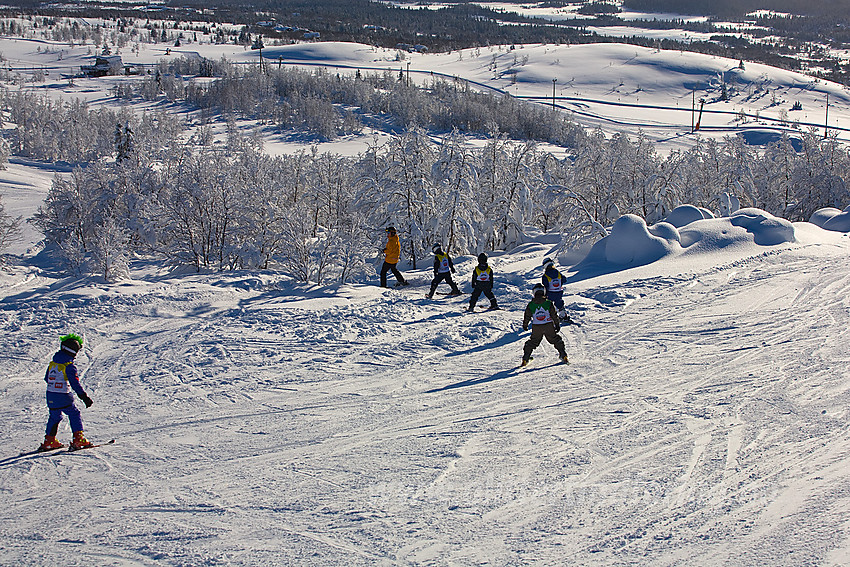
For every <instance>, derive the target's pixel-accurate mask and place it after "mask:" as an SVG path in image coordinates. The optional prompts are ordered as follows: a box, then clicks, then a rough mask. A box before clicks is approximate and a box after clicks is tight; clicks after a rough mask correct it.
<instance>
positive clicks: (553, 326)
mask: <svg viewBox="0 0 850 567" xmlns="http://www.w3.org/2000/svg"><path fill="white" fill-rule="evenodd" d="M529 323H530V324H531V337H530V338H529V339H528V340H527V341H525V346H524V347H523V353H522V364H521V366H525V365H526V364H528V361H529V360H531V353H532V352H533V351H534V349H536V348H537V347H538V346H539V345H540V341H542V340H543V337H546V340H547V341H549V343H551V344H552V345H553V346H554V347H555V349H556V350H557V351H558V357H559V358H560V359H561V361H563V362H564V363H567V362H569V359H568V358H567V351H566V347H565V346H564V339H563V338H562V337H561V335H560V334H559V331H560V330H561V324H560V322H559V321H558V312H557V311H555V306H554V305H553V304H552V302H551V301H550V300H549V299H547V298H546V288H545V287H543V285H542V284H535V286H534V299H532V300H531V302H529V304H528V306H527V307H526V308H525V314H524V315H523V319H522V330H523V331H527V330H528V325H529Z"/></svg>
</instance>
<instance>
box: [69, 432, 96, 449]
mask: <svg viewBox="0 0 850 567" xmlns="http://www.w3.org/2000/svg"><path fill="white" fill-rule="evenodd" d="M91 446H92V442H91V441H89V440H88V439H86V436H85V435H83V432H82V431H74V440H73V441H71V446H70V447H68V448H69V449H71V450H72V451H76V450H77V449H86V448H88V447H91Z"/></svg>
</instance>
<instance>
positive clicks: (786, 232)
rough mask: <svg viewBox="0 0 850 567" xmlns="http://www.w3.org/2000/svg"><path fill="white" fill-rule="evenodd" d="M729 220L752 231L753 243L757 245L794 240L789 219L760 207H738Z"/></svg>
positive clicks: (772, 244)
mask: <svg viewBox="0 0 850 567" xmlns="http://www.w3.org/2000/svg"><path fill="white" fill-rule="evenodd" d="M730 222H731V223H732V224H733V225H735V226H740V227H742V228H744V229H746V230H747V232H749V233H752V235H753V239H754V241H755V243H756V244H758V245H759V246H776V245H777V244H784V243H786V242H795V241H796V238H795V237H794V225H793V224H791V222H790V221H787V220H785V219H781V218H778V217H775V216H773V215H772V214H770V213H768V212H766V211H763V210H761V209H756V208H748V209H740V210H738V211H736V212H735V213H733V214H732V216H731V217H730Z"/></svg>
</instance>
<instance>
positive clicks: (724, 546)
mask: <svg viewBox="0 0 850 567" xmlns="http://www.w3.org/2000/svg"><path fill="white" fill-rule="evenodd" d="M0 44H1V45H0V51H2V52H3V54H4V57H5V58H6V59H7V61H8V62H9V66H11V67H16V66H17V67H18V68H19V69H23V68H29V69H30V70H32V69H33V68H35V67H37V66H41V65H44V66H45V69H49V76H50V78H49V79H48V81H47V82H46V83H43V84H42V83H39V84H26V85H25V87H26V88H34V89H39V90H43V91H44V92H48V93H51V94H54V95H56V96H63V97H71V96H84V97H86V98H87V99H89V100H91V101H92V104H103V105H113V104H116V102H115V100H114V98H113V97H111V96H110V95H109V88H110V87H111V86H113V85H114V84H115V82H116V81H123V80H133V79H132V78H127V77H122V78H108V79H102V80H94V79H79V80H74V81H73V82H70V81H68V80H67V79H64V78H57V75H58V74H60V73H62V72H64V71H62V68H63V67H62V66H63V65H64V66H65V68H68V69H73V67H74V66H76V65H79V64H80V62H81V61H82V60H83V55H84V53H85V52H84V51H83V52H74V50H72V49H71V48H70V47H69V48H68V50H67V51H63V50H64V48H59V47H58V45H55V46H54V45H51V46H49V47H50V48H49V49H45V45H46V43H45V42H39V43H38V45H37V46H38V49H37V50H36V43H35V42H27V41H24V40H15V41H13V40H0ZM224 48H225V46H211V45H202V44H198V45H190V46H188V47H186V48H185V49H183V51H181V50H177V49H174V50H172V51H171V52H170V53H169V54H166V53H165V50H164V48H163V49H162V50H153V49H148V50H141V51H140V52H139V53H138V55H136V54H134V55H132V56H129V55H128V56H127V57H126V58H127V60H128V61H129V62H130V63H134V64H137V63H145V62H148V63H152V62H155V61H156V60H157V59H158V58H161V57H171V56H173V55H174V54H177V53H181V52H183V53H189V52H191V51H195V52H198V53H200V54H203V55H204V56H207V57H211V58H214V59H218V58H219V57H221V56H222V54H224V55H226V56H228V57H232V58H233V59H236V60H241V61H246V62H247V61H250V60H251V59H252V58H256V57H257V54H256V53H253V52H250V51H244V50H241V48H232V47H228V48H227V49H230V50H231V51H230V52H227V53H224V51H223V49H224ZM81 49H85V48H81ZM319 49H322V50H327V52H326V53H325V54H324V55H322V54H319V53H317V52H316V50H319ZM307 50H311V51H310V52H309V53H308V51H307ZM60 53H61V57H60V56H59V54H60ZM515 53H516V62H515V59H514V54H515ZM264 54H266V56H267V57H268V58H269V60H270V61H281V62H282V61H283V60H282V59H281V58H286V59H287V60H289V61H292V62H296V61H300V63H299V64H302V63H305V62H315V60H316V58H317V57H318V56H320V55H321V56H322V57H323V59H324V61H325V64H328V65H331V66H333V65H336V66H337V67H338V68H339V69H340V70H341V72H343V71H342V70H343V69H349V70H351V69H352V68H353V67H354V66H357V67H358V68H360V67H361V66H362V67H363V68H364V69H365V68H387V69H392V70H395V71H397V70H399V68H400V67H401V68H403V69H404V70H405V72H406V71H407V69H406V67H407V61H410V62H411V65H410V71H411V74H412V75H413V76H418V77H419V78H420V79H427V78H428V77H429V76H430V73H431V71H434V73H445V74H447V75H455V74H457V75H458V76H461V77H465V78H467V79H470V80H473V81H476V82H477V83H478V84H479V86H480V88H501V89H505V90H508V91H509V92H511V93H512V94H517V95H518V96H527V97H529V98H537V99H540V100H545V98H546V96H547V95H550V94H551V89H552V78H556V79H557V80H556V81H555V87H556V91H557V92H556V97H560V98H559V99H558V104H562V105H564V106H568V105H569V107H570V108H573V109H575V110H577V111H579V110H580V111H581V112H582V113H584V114H583V115H584V116H586V117H587V118H588V120H590V121H591V123H594V122H593V121H596V122H595V123H598V124H601V125H603V126H604V125H612V124H619V125H620V126H618V127H622V128H624V129H629V130H630V131H634V128H635V127H637V126H644V125H645V124H646V123H647V121H652V120H656V119H657V120H658V123H659V125H660V126H659V128H658V129H657V130H655V134H654V136H655V139H658V140H659V141H661V140H663V139H665V138H666V139H669V140H673V143H672V144H671V145H669V146H667V147H668V148H670V147H675V144H676V143H679V142H681V141H685V138H688V137H687V136H683V135H681V132H684V131H686V130H687V129H688V128H687V126H689V122H690V114H689V112H687V111H685V112H684V113H682V111H675V110H671V111H663V112H662V111H661V110H660V109H659V108H658V107H660V106H664V105H668V106H669V105H670V103H669V101H668V99H671V98H672V99H675V100H678V101H679V102H678V104H679V106H684V107H687V108H688V109H689V108H690V101H691V98H692V91H691V90H690V89H691V87H690V86H688V85H690V84H691V81H690V80H689V79H688V76H689V75H693V77H692V78H693V80H695V81H697V82H699V83H700V84H703V83H704V84H706V85H708V84H709V83H710V82H711V80H712V77H717V76H718V74H719V73H720V74H727V73H728V74H727V75H724V76H727V77H729V78H730V79H729V82H730V84H731V83H732V82H733V81H732V79H735V80H737V78H740V77H743V78H745V79H746V80H745V81H743V82H740V83H736V84H740V85H746V84H752V85H761V86H760V87H758V88H759V89H760V90H756V86H753V87H752V91H751V94H748V95H747V96H746V97H744V96H743V95H741V94H738V95H736V96H738V97H739V98H738V101H739V102H738V103H733V104H732V107H733V108H735V106H734V104H739V105H743V104H744V103H745V102H746V104H749V105H751V106H748V107H747V108H748V109H760V108H763V109H764V112H765V113H766V114H767V113H770V112H773V111H774V110H777V111H778V110H779V109H780V108H782V106H781V105H774V104H773V102H772V100H773V95H774V94H776V95H777V97H776V100H782V101H785V102H782V104H783V105H787V104H788V103H790V101H791V100H792V97H793V100H796V98H797V96H799V97H803V96H811V98H809V99H806V101H804V103H803V106H804V109H806V110H808V109H809V107H810V106H815V107H816V105H817V104H818V102H817V101H819V100H821V99H820V97H821V95H822V94H824V93H825V92H826V90H824V89H828V90H829V92H830V93H831V94H830V96H831V99H830V100H831V101H833V102H834V101H837V100H841V101H843V100H844V99H843V98H841V97H842V96H844V95H843V93H842V92H841V89H840V87H837V86H836V85H825V84H823V83H817V82H814V81H808V82H807V80H805V79H803V78H800V77H799V76H791V75H785V74H783V73H780V72H777V71H775V70H767V69H760V68H759V67H758V66H756V65H750V64H746V65H745V69H739V68H738V67H737V62H729V61H721V60H712V59H710V58H702V59H700V58H698V56H691V55H690V54H680V53H663V52H656V51H653V50H640V49H637V48H634V47H632V46H598V47H596V48H595V49H593V50H591V46H587V50H585V47H581V48H579V47H578V46H571V47H568V46H526V47H517V48H516V49H515V50H513V51H512V50H510V49H509V48H507V47H503V48H501V49H499V48H494V49H493V50H492V51H489V50H483V49H482V50H481V51H480V53H476V52H474V51H472V50H470V51H465V52H463V53H462V54H459V53H454V54H451V55H422V56H419V55H410V56H409V57H410V58H409V59H407V60H405V61H404V62H403V63H402V62H399V61H396V60H395V59H394V57H395V56H396V53H395V52H378V51H377V50H372V49H371V48H369V47H365V46H352V45H351V44H334V45H319V46H293V47H292V48H290V49H289V50H287V51H274V50H272V49H269V50H267V51H264ZM524 55H528V58H527V60H526V59H525V57H524ZM692 57H693V59H692ZM494 60H495V64H494V63H493V61H494ZM50 61H52V62H53V64H55V66H51V65H52V64H51V63H49V62H50ZM677 61H681V65H679V64H678V63H676V62H677ZM60 62H61V63H60ZM346 65H347V66H348V67H345V66H346ZM511 69H515V70H516V77H517V82H516V83H515V84H511V75H513V73H510V74H508V73H506V72H505V73H503V71H507V70H511ZM582 69H587V70H586V71H583V72H581V73H580V72H579V71H581V70H582ZM736 69H737V70H736ZM21 72H23V71H21ZM750 73H752V75H749V74H750ZM60 77H61V76H60ZM637 81H640V89H637V88H636V87H637V83H636V82H637ZM760 81H761V82H760ZM621 83H622V84H621ZM633 83H634V84H633ZM662 83H663V84H662ZM804 83H805V84H804ZM711 84H712V85H713V86H712V87H711V89H714V90H710V91H709V90H705V91H704V92H703V93H698V95H697V96H708V95H709V94H711V93H716V92H717V89H718V88H719V86H718V85H719V84H720V83H717V82H716V81H715V82H713V83H711ZM656 85H657V87H656ZM707 88H708V87H707ZM742 88H743V87H742ZM558 89H560V91H558ZM573 89H575V91H573ZM609 91H610V92H609ZM574 92H575V93H578V94H573V93H574ZM741 92H743V91H741ZM760 93H761V94H760ZM757 95H758V96H757ZM573 96H577V97H578V96H580V97H582V98H583V100H581V101H579V100H577V99H567V97H573ZM638 97H639V98H640V100H639V101H638V100H637V99H638ZM591 99H593V100H591ZM597 99H598V100H602V102H594V100H597ZM603 99H604V100H603ZM627 99H628V101H629V103H630V104H631V103H634V104H642V105H643V104H646V105H647V106H646V107H643V106H630V107H629V106H625V105H624V104H623V103H624V101H626V100H627ZM722 104H727V103H714V102H712V103H711V105H722ZM765 104H767V106H764V105H765ZM760 105H761V106H760ZM674 106H675V103H674ZM708 106H709V105H707V107H708ZM845 106H846V105H845ZM603 109H615V111H614V114H611V115H609V114H606V112H607V110H606V111H603ZM820 110H824V109H823V108H819V109H817V110H814V111H812V112H813V113H819V111H820ZM666 112H671V113H676V114H675V116H676V117H675V119H673V118H662V115H664V114H665V113H666ZM843 112H844V110H841V109H835V111H834V112H833V111H832V110H831V111H830V117H831V118H832V119H834V120H835V121H836V125H840V124H845V123H844V122H842V121H844V120H846V119H847V116H848V115H845V114H843ZM671 116H672V115H671ZM715 116H721V115H715ZM671 124H676V126H675V127H674V128H672V129H671V126H670V125H671ZM704 124H707V125H709V126H710V124H709V123H708V122H705V123H704ZM845 125H846V124H845ZM728 126H730V124H729V123H728V120H727V122H726V123H725V125H723V124H721V125H718V126H717V128H718V130H717V131H718V132H721V131H723V132H729V130H728V129H726V130H724V128H727V127H728ZM665 132H666V133H665ZM671 132H672V133H671ZM771 133H775V130H770V129H769V130H768V131H767V134H771ZM365 138H368V136H364V139H365ZM363 143H364V142H363V139H361V140H353V139H346V140H342V141H340V142H338V143H337V145H335V146H331V149H333V150H334V151H341V149H343V147H344V148H345V149H346V150H348V152H349V153H350V152H351V151H356V150H353V149H352V148H357V147H358V144H360V147H362V144H363ZM659 143H660V142H659ZM326 147H327V146H326ZM267 150H269V151H271V152H275V151H290V150H291V146H286V147H285V146H284V145H283V144H277V145H275V144H274V143H269V144H268V145H267ZM55 171H56V168H55V167H54V166H49V167H46V166H44V165H43V164H33V163H28V162H25V161H22V160H20V159H13V160H12V162H11V163H10V164H9V165H8V169H7V170H5V171H3V172H2V173H0V183H2V191H3V193H4V195H3V199H4V203H5V204H6V206H7V211H8V212H12V213H14V214H16V215H18V214H19V215H23V216H24V217H28V216H30V215H31V214H32V212H33V211H34V210H35V208H36V207H37V206H38V202H39V200H40V199H41V198H43V196H44V195H45V194H46V192H47V187H48V185H49V182H50V178H51V177H52V175H53V173H55ZM835 213H837V211H831V212H829V215H833V214H835ZM830 218H832V217H830ZM623 219H624V220H622V221H618V223H619V224H617V225H615V227H614V231H613V232H612V234H611V236H610V237H608V240H606V241H604V242H601V243H599V244H597V246H596V247H595V248H594V250H593V251H592V252H591V253H590V255H589V256H588V257H587V259H586V260H585V261H584V262H582V263H580V264H578V265H576V266H575V267H573V268H572V269H571V271H569V272H568V281H569V285H568V290H567V293H568V299H567V304H568V306H569V311H570V314H571V316H572V317H573V318H574V319H575V320H576V321H578V322H579V323H580V325H574V326H568V327H565V328H564V330H563V335H564V337H565V340H566V343H567V350H568V353H569V355H570V360H571V364H570V365H568V366H565V365H563V364H560V363H559V362H558V361H557V359H556V356H555V351H554V349H552V347H551V346H550V345H548V344H546V343H544V344H543V345H541V346H540V347H539V349H538V350H537V351H536V352H535V360H534V361H533V362H532V364H531V366H529V367H527V368H525V369H522V370H520V369H518V368H517V366H518V362H519V359H520V356H521V352H522V344H523V342H524V341H525V339H526V338H527V336H528V335H527V333H524V332H522V331H521V318H522V309H523V308H524V306H525V304H526V303H527V301H528V299H529V290H530V286H531V285H532V284H533V283H534V282H536V281H538V280H539V278H540V264H541V260H542V259H543V258H544V257H545V256H549V255H551V254H552V252H553V250H554V249H555V246H556V240H557V237H553V236H552V235H538V237H536V238H534V239H533V240H532V241H530V242H528V243H526V244H524V245H523V246H521V247H519V248H516V249H513V250H510V251H506V252H492V253H491V260H492V265H493V266H494V269H495V270H496V275H497V280H498V283H497V287H496V293H497V296H498V300H499V303H500V305H501V306H502V307H503V310H502V311H495V312H486V313H474V314H470V313H465V312H464V308H465V307H466V301H467V300H468V295H467V296H463V297H460V298H447V297H442V296H441V297H440V298H439V299H438V300H436V301H428V300H426V299H424V293H425V290H426V288H425V286H426V283H427V282H428V281H429V279H430V274H429V273H428V270H427V269H426V270H419V271H413V270H409V269H408V270H406V274H407V276H408V278H409V279H410V280H411V281H413V282H414V284H415V285H414V286H411V287H409V288H403V289H400V290H383V289H380V288H378V287H377V285H376V281H375V279H373V280H372V281H368V282H363V283H360V284H356V285H346V286H342V287H339V288H333V287H329V288H318V287H305V286H299V285H295V284H293V283H292V282H291V280H289V279H288V278H286V277H284V276H283V275H281V274H279V273H276V272H274V271H264V272H257V273H248V272H228V273H222V274H218V273H204V274H192V273H188V274H187V273H170V272H166V271H161V270H159V269H157V268H154V267H151V266H146V265H145V264H144V263H142V262H141V261H140V262H139V263H137V264H135V265H134V266H133V273H132V276H133V279H132V280H129V281H124V282H121V283H117V284H112V285H107V284H104V283H102V282H101V281H99V280H96V279H84V280H81V279H74V278H67V277H63V276H60V275H58V274H57V273H56V272H55V267H54V266H49V265H42V264H40V263H39V262H40V260H41V257H40V256H33V255H31V254H28V253H26V250H27V249H29V248H31V247H32V246H33V245H34V244H35V243H36V242H37V240H38V239H39V235H38V234H37V233H35V232H34V231H32V230H31V229H30V232H28V233H26V234H25V240H24V242H23V243H21V245H20V246H19V248H18V249H15V250H12V252H13V253H14V254H16V257H15V258H14V261H13V262H11V263H10V265H6V266H4V267H3V268H2V271H0V328H2V330H3V336H4V337H5V339H6V345H5V349H4V355H3V359H4V362H5V364H4V367H3V371H2V373H0V393H2V396H0V415H2V417H3V418H4V422H5V424H6V427H5V428H4V429H3V431H2V433H0V442H2V447H3V450H2V454H0V494H2V503H3V505H2V507H0V564H2V565H15V566H17V565H53V564H60V565H77V564H96V565H258V564H268V565H287V564H291V565H304V564H318V565H346V566H347V565H374V564H379V565H396V564H421V565H443V564H451V565H466V564H494V565H506V564H545V565H564V564H572V565H599V564H606V565H625V564H631V565H634V564H640V565H683V566H684V565H710V566H721V565H722V566H727V565H794V566H799V565H836V566H837V565H846V564H847V557H850V524H848V522H849V521H850V520H848V518H850V490H848V488H847V487H848V472H847V470H848V464H850V463H848V461H850V429H848V426H847V422H848V418H849V417H850V413H848V407H850V404H848V401H850V393H848V389H850V373H848V371H847V367H848V362H850V347H848V344H850V336H848V328H850V325H848V323H850V299H848V291H850V268H848V262H847V257H848V252H850V240H848V236H847V233H841V232H837V231H826V230H822V229H821V228H818V227H817V226H814V225H812V224H809V223H796V224H794V225H793V226H792V225H790V223H786V222H784V221H780V220H778V219H774V218H772V217H769V215H767V216H761V215H760V214H759V213H758V212H757V211H752V210H750V211H745V212H742V213H741V214H739V216H738V217H737V218H735V219H728V218H727V219H703V220H696V221H694V222H692V223H676V226H677V227H678V228H674V227H672V226H671V225H656V226H655V227H650V229H647V227H645V226H644V225H642V224H641V223H640V222H638V221H637V220H635V219H634V218H631V217H623ZM561 260H562V261H563V262H566V261H567V259H566V258H561ZM473 262H474V260H473V258H471V257H463V258H458V259H457V266H458V279H459V280H460V281H461V282H463V283H464V285H463V288H464V289H465V290H466V291H468V287H467V286H466V284H465V282H466V280H467V279H468V278H469V275H470V271H471V270H472V268H473ZM69 331H74V332H78V333H81V334H84V335H85V339H86V340H85V342H86V345H85V349H84V351H83V353H82V354H81V355H80V356H79V359H78V362H79V366H80V368H81V370H82V371H83V376H84V377H83V384H84V386H85V388H86V389H87V390H88V392H89V393H90V395H91V397H92V398H93V399H94V405H93V406H92V407H91V408H90V409H86V410H83V418H84V423H85V426H86V431H87V434H88V435H89V437H90V438H91V439H93V440H95V441H100V440H108V439H112V438H115V439H116V443H115V444H114V445H111V446H108V447H101V448H96V449H91V450H88V451H83V452H79V453H73V454H69V453H67V452H59V453H55V454H50V455H31V456H23V457H21V456H18V455H19V453H20V452H22V451H26V450H29V449H32V448H34V447H36V446H37V445H38V443H39V442H40V441H41V439H42V435H43V430H44V423H45V421H46V408H45V404H44V400H43V397H44V393H43V390H44V384H43V381H42V376H43V373H44V368H45V365H46V364H47V362H48V360H49V359H50V356H51V355H52V353H53V352H54V351H55V350H56V348H57V347H58V337H59V336H60V335H61V334H64V333H66V332H69ZM60 431H61V433H60V438H61V439H62V440H64V441H67V439H68V436H69V431H68V426H67V422H65V423H63V425H62V428H61V429H60Z"/></svg>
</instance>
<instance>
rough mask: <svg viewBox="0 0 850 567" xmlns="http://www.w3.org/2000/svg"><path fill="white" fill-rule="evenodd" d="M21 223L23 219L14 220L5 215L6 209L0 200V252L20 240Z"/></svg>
mask: <svg viewBox="0 0 850 567" xmlns="http://www.w3.org/2000/svg"><path fill="white" fill-rule="evenodd" d="M22 222H23V217H17V218H14V217H12V216H11V215H8V214H7V213H6V208H5V207H4V206H3V201H2V199H0V250H3V249H5V248H6V247H7V246H9V245H10V244H11V243H12V242H14V241H16V240H17V239H18V238H20V236H21V223H22Z"/></svg>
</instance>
